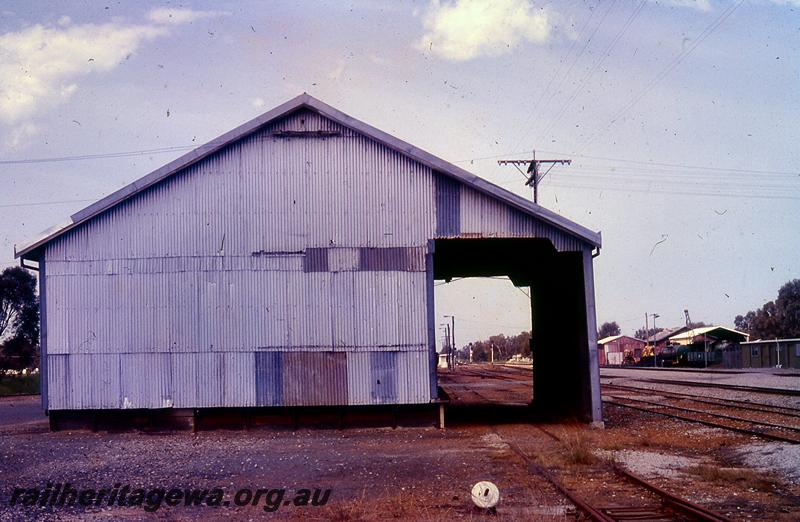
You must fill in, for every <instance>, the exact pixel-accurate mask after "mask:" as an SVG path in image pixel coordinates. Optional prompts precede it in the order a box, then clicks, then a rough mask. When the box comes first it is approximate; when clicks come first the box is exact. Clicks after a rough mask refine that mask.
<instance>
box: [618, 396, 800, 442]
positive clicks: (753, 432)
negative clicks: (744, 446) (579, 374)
mask: <svg viewBox="0 0 800 522" xmlns="http://www.w3.org/2000/svg"><path fill="white" fill-rule="evenodd" d="M620 401H631V402H639V403H645V404H648V405H650V406H655V407H643V406H635V405H633V404H625V403H624V402H620ZM604 402H605V404H611V405H613V406H618V407H622V408H630V409H632V410H638V411H642V412H647V413H654V414H656V415H662V416H664V417H669V418H672V419H680V420H684V421H688V422H695V423H697V424H703V425H705V426H709V427H712V428H721V429H724V430H728V431H735V432H737V433H742V434H744V435H752V436H756V437H760V438H763V439H768V440H775V441H779V442H789V443H791V444H800V437H798V438H792V437H786V436H784V435H778V434H775V433H770V432H765V431H761V430H758V429H752V427H751V428H743V427H740V426H731V425H730V424H724V423H721V422H714V421H710V420H706V419H698V418H697V417H690V416H686V415H677V414H674V413H667V412H665V411H659V410H658V409H656V408H669V409H673V410H679V411H684V412H687V413H699V414H701V415H709V412H705V411H700V410H690V409H686V408H680V407H678V406H667V405H663V404H658V403H652V402H650V401H642V400H638V399H631V398H619V397H614V398H613V400H608V398H606V399H605V400H604ZM737 422H745V423H749V424H750V425H751V426H752V425H756V426H759V425H761V426H765V423H761V422H757V421H752V420H748V419H741V420H738V419H737ZM766 427H770V426H768V425H767V426H766ZM783 428H788V427H781V428H774V429H783ZM791 429H795V428H791Z"/></svg>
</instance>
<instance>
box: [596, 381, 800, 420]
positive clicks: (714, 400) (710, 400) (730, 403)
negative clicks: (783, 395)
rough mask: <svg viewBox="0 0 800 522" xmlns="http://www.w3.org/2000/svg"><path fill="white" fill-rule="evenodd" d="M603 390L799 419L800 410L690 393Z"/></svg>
mask: <svg viewBox="0 0 800 522" xmlns="http://www.w3.org/2000/svg"><path fill="white" fill-rule="evenodd" d="M601 386H602V387H603V388H611V389H615V390H627V391H633V392H641V393H647V394H653V393H657V394H658V395H664V396H667V397H676V398H686V399H689V400H692V401H693V402H698V403H702V404H711V405H718V406H727V407H732V408H737V409H741V410H747V411H758V412H769V413H776V414H779V415H784V416H786V417H797V418H800V408H792V407H789V406H776V405H774V404H764V403H762V402H752V401H743V400H736V399H722V398H719V397H704V398H698V397H697V396H696V395H692V394H690V393H678V392H672V391H666V390H661V389H654V388H642V387H639V386H625V385H622V384H612V383H604V384H602V385H601Z"/></svg>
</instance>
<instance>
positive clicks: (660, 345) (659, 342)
mask: <svg viewBox="0 0 800 522" xmlns="http://www.w3.org/2000/svg"><path fill="white" fill-rule="evenodd" d="M687 330H689V327H687V326H679V327H677V328H665V329H663V330H661V331H660V332H657V333H656V334H655V335H651V336H650V337H648V338H647V339H645V344H648V345H653V344H655V347H656V355H658V354H660V353H661V351H662V350H663V349H664V347H665V346H667V345H668V344H670V340H669V339H670V337H672V336H673V335H678V334H682V333H684V332H686V331H687Z"/></svg>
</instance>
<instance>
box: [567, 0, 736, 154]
mask: <svg viewBox="0 0 800 522" xmlns="http://www.w3.org/2000/svg"><path fill="white" fill-rule="evenodd" d="M743 2H744V0H739V1H738V2H736V3H735V4H731V5H730V6H728V8H727V9H726V10H725V11H723V12H722V14H720V15H719V16H718V17H717V18H716V19H715V20H714V21H713V22H712V23H711V25H709V26H708V27H706V28H705V29H704V30H703V32H702V33H700V35H699V36H698V37H697V39H696V40H695V41H694V43H693V44H692V45H691V46H690V47H689V48H687V49H685V50H683V51H681V52H680V53H678V54H677V55H676V56H675V58H673V60H672V61H671V62H670V63H669V64H667V66H666V67H664V69H662V70H661V71H660V72H659V73H658V74H657V75H656V76H654V77H653V78H652V79H651V80H650V82H648V84H647V85H645V87H644V89H642V90H641V91H640V92H639V93H638V94H637V95H636V96H635V97H634V98H633V99H632V100H631V101H630V102H628V103H627V104H625V105H624V106H623V107H622V108H621V109H620V110H618V111H617V112H616V113H615V114H614V116H612V117H611V121H610V122H609V123H608V124H607V125H606V127H605V129H603V130H604V131H607V130H609V129H610V128H611V127H612V126H613V125H614V124H615V123H616V122H617V121H618V120H619V119H620V118H621V117H622V116H623V115H624V114H625V113H626V112H628V111H629V110H630V109H632V108H633V107H634V106H635V105H636V104H637V103H639V101H640V100H641V99H642V98H644V97H645V96H646V95H647V94H648V93H649V92H650V91H651V90H652V89H653V88H654V87H655V86H656V85H658V83H659V82H661V80H663V79H664V78H666V76H667V75H668V74H669V73H670V72H672V71H673V70H674V69H675V68H676V67H677V66H678V65H680V63H681V62H683V60H685V59H686V58H687V57H688V56H689V55H690V54H692V52H693V51H694V50H695V49H697V47H698V46H699V45H700V44H701V43H702V42H703V40H705V39H706V38H708V37H709V36H710V35H711V34H712V33H713V32H714V31H716V30H717V28H718V27H719V26H720V25H722V23H723V22H725V20H727V19H728V17H729V16H730V15H732V14H733V12H734V11H735V10H736V9H737V8H738V7H739V6H740V5H742V3H743ZM598 133H599V131H598V132H595V133H594V134H592V135H591V136H589V138H588V139H587V140H586V141H585V142H584V144H583V146H581V147H580V148H579V149H578V151H582V150H585V149H586V147H588V146H589V144H590V143H591V142H592V141H593V140H594V138H595V137H596V136H597V135H598Z"/></svg>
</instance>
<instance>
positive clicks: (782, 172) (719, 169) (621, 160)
mask: <svg viewBox="0 0 800 522" xmlns="http://www.w3.org/2000/svg"><path fill="white" fill-rule="evenodd" d="M529 152H530V151H528V150H521V151H517V152H506V153H503V154H493V155H491V156H479V157H476V158H470V159H462V160H456V161H453V163H466V162H468V161H480V160H489V159H497V158H502V157H503V156H517V155H521V154H528V153H529ZM539 152H544V153H547V154H557V155H561V156H570V155H571V156H577V157H579V158H586V159H594V160H598V161H609V162H617V163H631V164H635V165H647V166H656V167H672V168H677V169H691V170H709V171H714V172H741V173H745V174H779V175H786V176H798V175H800V171H794V172H792V171H786V170H757V169H742V168H725V167H707V166H702V165H688V164H685V163H666V162H658V161H642V160H631V159H625V158H614V157H610V156H590V155H587V154H570V153H567V152H562V151H555V150H545V149H539ZM577 166H580V164H578V165H577Z"/></svg>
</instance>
